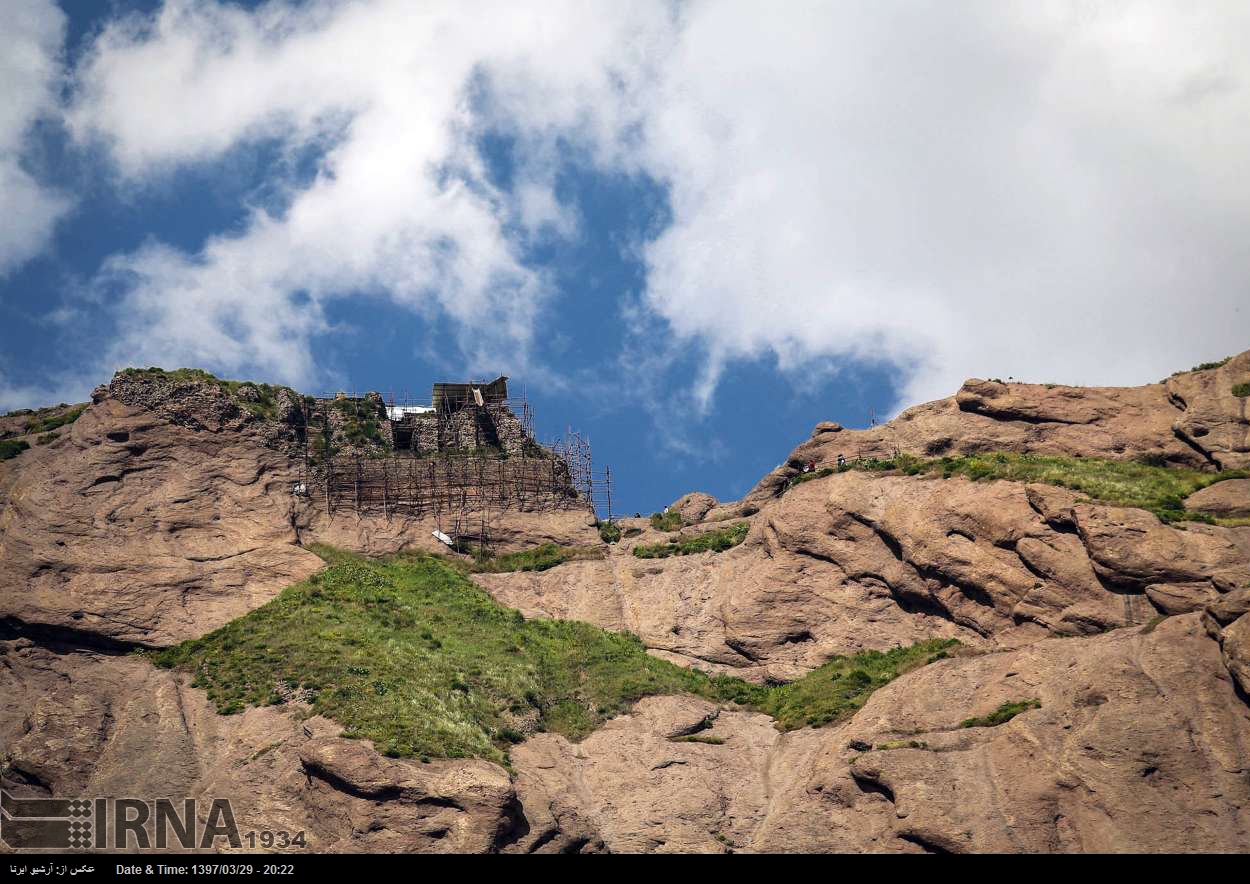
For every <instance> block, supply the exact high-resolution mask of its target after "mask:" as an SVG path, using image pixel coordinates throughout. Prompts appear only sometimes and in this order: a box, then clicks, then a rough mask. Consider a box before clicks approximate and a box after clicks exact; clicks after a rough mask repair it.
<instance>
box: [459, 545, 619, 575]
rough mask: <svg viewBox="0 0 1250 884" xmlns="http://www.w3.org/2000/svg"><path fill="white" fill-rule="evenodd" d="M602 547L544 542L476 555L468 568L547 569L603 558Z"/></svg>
mask: <svg viewBox="0 0 1250 884" xmlns="http://www.w3.org/2000/svg"><path fill="white" fill-rule="evenodd" d="M602 558H603V550H602V549H592V548H585V547H576V546H560V545H558V544H555V543H544V544H542V545H541V546H536V547H533V548H531V549H524V550H519V551H517V552H510V553H501V554H500V555H497V556H480V555H479V556H476V557H475V558H474V560H473V562H472V563H470V564H469V565H468V566H467V568H466V570H467V571H468V572H469V573H473V574H505V573H508V572H511V571H546V570H547V569H548V568H554V567H555V566H556V565H561V564H563V563H565V562H572V561H578V560H585V559H602Z"/></svg>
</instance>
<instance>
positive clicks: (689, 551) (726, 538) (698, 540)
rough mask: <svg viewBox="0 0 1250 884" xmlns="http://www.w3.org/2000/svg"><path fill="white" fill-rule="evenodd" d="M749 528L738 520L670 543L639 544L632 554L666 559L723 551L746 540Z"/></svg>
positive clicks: (641, 557)
mask: <svg viewBox="0 0 1250 884" xmlns="http://www.w3.org/2000/svg"><path fill="white" fill-rule="evenodd" d="M749 529H750V526H749V525H748V524H747V523H746V522H738V523H737V524H734V525H730V526H729V527H728V528H718V529H716V530H715V531H708V532H706V533H703V534H695V535H693V536H692V537H682V538H679V539H678V540H676V541H674V542H672V543H652V544H644V545H639V546H636V547H634V555H635V556H637V557H638V558H640V559H667V558H668V557H669V556H690V555H694V554H695V553H701V552H724V551H725V550H727V549H732V548H733V547H735V546H737V545H738V544H740V543H742V541H744V540H746V537H747V531H748V530H749Z"/></svg>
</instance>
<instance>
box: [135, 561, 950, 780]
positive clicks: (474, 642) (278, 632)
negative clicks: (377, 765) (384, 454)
mask: <svg viewBox="0 0 1250 884" xmlns="http://www.w3.org/2000/svg"><path fill="white" fill-rule="evenodd" d="M316 551H317V552H318V554H320V555H321V556H322V557H323V558H325V559H326V561H327V562H328V563H329V567H328V568H326V569H325V570H324V571H322V572H320V573H318V574H316V575H314V576H313V577H310V578H309V579H308V580H305V581H303V582H301V583H298V584H296V585H294V586H291V587H289V588H287V589H286V590H284V591H283V592H282V593H281V594H280V595H279V596H278V597H277V598H275V599H274V600H273V601H271V602H269V603H268V604H266V605H264V606H262V607H260V608H258V609H256V610H255V611H252V612H250V613H248V614H246V615H245V616H243V617H240V618H239V619H237V620H235V621H233V622H231V623H229V624H227V625H226V626H224V627H222V628H221V629H218V630H216V631H215V632H212V633H210V634H209V635H206V636H204V637H203V638H200V639H195V640H193V641H188V642H184V643H182V644H180V645H177V646H175V647H173V648H169V649H167V650H164V651H159V652H152V654H151V656H152V658H153V659H154V660H155V662H157V663H158V664H159V665H161V666H165V667H175V668H178V669H182V670H185V671H189V672H192V673H193V674H194V682H193V684H194V685H195V686H197V687H202V688H205V689H206V690H207V692H208V696H209V699H210V700H212V701H213V702H214V703H215V704H216V707H217V710H218V711H219V712H221V713H223V714H230V713H234V712H239V711H241V710H242V709H243V708H244V707H246V706H248V705H254V706H255V705H265V704H277V703H281V702H284V701H285V700H305V701H307V702H309V703H310V704H311V705H312V708H313V710H314V711H315V712H318V713H321V714H324V715H326V716H328V717H330V718H333V719H335V720H336V721H338V722H340V723H341V724H343V725H344V726H345V727H346V729H347V730H346V734H347V735H348V736H350V737H354V738H363V739H369V740H373V741H374V742H375V744H376V745H377V747H378V749H379V750H380V751H382V752H384V753H387V754H389V755H392V756H416V757H433V756H441V757H466V756H480V757H483V758H488V759H492V760H496V761H502V760H504V759H505V755H506V751H507V747H508V746H509V745H510V744H512V743H515V742H517V741H519V740H520V739H522V738H523V735H524V734H525V733H526V732H532V731H534V730H547V731H553V732H556V733H560V734H564V735H565V736H567V737H569V738H571V739H578V738H580V737H582V736H584V735H586V734H587V733H589V732H590V731H592V730H593V729H594V728H596V727H597V726H599V725H600V724H601V723H602V722H603V721H605V720H606V719H608V718H610V717H612V716H613V715H616V714H619V713H620V712H622V711H624V710H625V709H626V708H627V707H628V705H629V704H630V703H632V702H634V701H636V700H639V699H641V698H642V697H646V696H651V695H656V694H672V693H689V694H694V695H697V696H700V697H704V698H707V699H710V700H713V701H716V702H734V703H740V704H743V705H746V706H749V707H751V708H755V709H759V710H761V711H764V712H767V713H769V714H770V715H773V716H774V717H775V718H777V719H778V725H779V727H783V728H791V727H800V726H803V725H807V724H814V725H819V724H824V723H827V722H831V721H834V720H836V719H838V718H840V717H842V716H845V715H847V714H850V713H851V712H853V711H854V710H855V709H858V708H859V707H860V706H862V705H863V703H864V701H865V700H866V699H867V697H868V696H869V695H870V694H871V693H872V691H873V690H875V689H876V688H878V687H880V686H881V685H883V684H885V683H887V682H888V681H889V680H890V679H892V678H894V677H896V676H897V675H899V674H901V673H902V672H904V671H906V670H907V669H908V668H911V667H912V666H915V665H920V664H923V663H924V662H927V661H928V660H930V659H932V658H933V657H934V655H935V654H939V653H940V652H941V651H942V650H943V649H944V648H946V647H949V646H950V645H952V644H955V642H953V641H936V642H923V643H921V644H919V645H915V646H913V647H911V648H898V649H895V650H892V651H888V652H884V653H878V652H869V653H866V654H857V655H855V656H854V657H839V658H835V659H834V660H831V661H830V662H829V663H827V664H825V665H824V666H822V667H821V668H820V669H817V670H816V671H815V672H813V673H811V674H810V675H808V676H806V677H805V678H803V679H800V680H799V681H797V682H794V683H792V684H789V685H782V686H776V687H764V686H760V685H753V684H749V683H747V682H745V681H742V680H740V679H736V678H730V677H725V676H709V675H707V674H705V673H702V672H699V671H697V670H693V669H684V668H682V667H679V666H675V665H673V664H671V663H668V662H666V661H663V660H660V659H658V658H656V657H652V656H650V655H649V654H647V652H646V649H645V648H644V647H643V645H642V643H641V642H640V641H639V640H638V639H637V638H636V637H635V636H632V635H629V634H621V633H614V632H608V631H606V630H603V629H599V628H597V627H593V626H590V625H588V624H585V623H579V622H576V621H558V620H545V619H532V620H527V619H526V618H524V617H523V616H522V615H521V614H520V613H519V612H518V611H514V610H511V609H509V608H505V607H503V606H502V605H499V604H498V603H496V602H495V601H494V600H492V599H491V598H490V596H489V595H487V594H486V593H485V592H483V591H482V590H481V589H480V588H479V587H477V586H476V585H474V584H473V583H472V582H471V581H469V580H468V579H467V577H466V576H465V575H464V574H463V573H461V571H460V570H458V569H457V568H455V567H452V566H451V565H450V564H449V563H447V562H445V561H442V560H441V559H438V558H435V557H432V556H425V555H399V556H394V557H391V558H387V559H381V560H368V559H364V558H362V557H359V556H355V555H351V554H348V553H344V552H340V551H337V550H334V549H331V548H328V547H317V548H316Z"/></svg>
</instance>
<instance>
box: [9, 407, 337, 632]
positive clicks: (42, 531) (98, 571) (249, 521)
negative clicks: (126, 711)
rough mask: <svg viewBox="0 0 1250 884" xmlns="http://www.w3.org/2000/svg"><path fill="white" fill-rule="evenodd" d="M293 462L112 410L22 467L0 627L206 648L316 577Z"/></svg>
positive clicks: (15, 487)
mask: <svg viewBox="0 0 1250 884" xmlns="http://www.w3.org/2000/svg"><path fill="white" fill-rule="evenodd" d="M293 481H294V474H293V473H292V471H291V470H290V469H289V467H288V463H287V459H286V457H285V455H282V454H279V453H278V452H276V451H271V450H269V449H267V448H265V447H263V446H262V445H260V444H258V443H257V442H256V441H255V440H254V439H253V438H252V437H249V436H247V435H245V434H239V433H237V432H210V431H207V430H198V431H197V430H192V429H189V428H187V427H184V426H179V425H174V424H170V423H169V422H167V421H166V420H163V419H160V418H159V417H157V416H156V415H154V414H153V413H152V412H150V411H146V410H143V409H140V408H135V407H131V406H127V405H123V404H121V403H120V402H117V401H115V400H113V399H106V400H104V401H102V402H100V403H99V404H96V405H92V406H91V407H89V408H88V409H87V411H86V412H85V413H84V414H83V415H82V417H80V418H79V419H78V420H77V421H76V422H75V423H74V424H73V425H72V426H71V427H70V432H69V433H68V434H65V435H64V436H63V437H62V439H61V440H59V441H58V442H56V443H54V444H52V445H50V446H47V447H40V448H38V449H34V450H32V451H31V452H29V453H28V456H23V458H22V463H21V465H20V468H19V470H18V471H17V473H16V475H14V477H13V478H12V483H13V484H12V485H11V486H10V493H9V498H8V502H7V506H5V508H4V511H3V513H0V617H11V618H15V619H17V620H21V621H23V622H26V623H29V624H37V625H41V626H46V627H55V628H59V629H68V630H74V631H76V632H80V633H88V634H91V635H95V636H99V637H100V638H102V639H104V640H110V641H117V642H131V643H141V644H145V645H166V644H171V643H174V642H178V641H181V640H183V639H187V638H193V637H196V636H199V635H203V634H204V633H206V632H209V631H211V630H212V629H215V628H216V627H218V626H221V625H222V624H224V623H226V622H228V621H230V620H232V619H233V618H235V617H238V616H239V615H241V614H243V613H245V612H247V611H249V610H251V609H252V608H255V607H257V606H258V605H260V604H263V603H264V602H266V601H268V600H269V599H270V598H272V597H273V596H274V595H276V594H277V593H278V592H279V591H280V590H281V589H282V588H283V587H285V586H288V585H290V584H291V583H293V582H295V581H297V580H299V579H301V578H303V577H305V576H307V575H309V574H311V573H313V572H314V571H316V570H317V569H318V568H319V567H321V561H320V559H318V558H317V557H316V556H314V555H313V554H312V553H310V552H308V551H307V550H304V549H301V548H300V547H298V546H296V545H295V543H294V541H295V539H296V536H295V532H294V531H293V530H292V525H291V501H292V497H291V484H292V483H293Z"/></svg>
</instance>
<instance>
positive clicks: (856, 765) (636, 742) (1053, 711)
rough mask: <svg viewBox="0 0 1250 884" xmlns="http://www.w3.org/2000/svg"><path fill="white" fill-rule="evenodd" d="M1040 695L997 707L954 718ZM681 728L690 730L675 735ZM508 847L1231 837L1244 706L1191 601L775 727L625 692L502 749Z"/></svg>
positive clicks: (1249, 807)
mask: <svg viewBox="0 0 1250 884" xmlns="http://www.w3.org/2000/svg"><path fill="white" fill-rule="evenodd" d="M1022 699H1036V700H1039V701H1040V706H1041V708H1040V709H1035V710H1031V711H1028V712H1025V713H1024V714H1022V715H1019V716H1017V717H1016V718H1014V719H1012V720H1011V721H1009V722H1008V723H1006V724H1004V725H1001V726H998V727H972V728H965V727H961V726H960V722H961V721H962V720H963V719H965V718H968V717H971V716H973V715H983V714H985V713H987V712H990V711H992V710H993V709H995V708H997V707H998V706H999V705H1000V704H1002V703H1004V702H1010V701H1018V700H1022ZM690 732H693V733H694V734H695V735H696V736H699V737H701V738H703V739H704V740H706V741H707V742H692V741H674V739H673V738H674V736H676V735H678V734H685V733H690ZM513 757H514V763H515V765H516V767H517V770H518V775H517V781H516V788H517V794H518V797H519V799H520V801H521V805H522V807H523V808H524V810H525V814H526V818H527V820H528V822H529V825H530V830H529V833H528V834H527V835H526V837H525V838H523V839H521V840H519V841H518V842H517V844H516V845H515V849H522V850H533V851H539V852H542V851H552V852H555V851H570V850H585V849H601V848H600V845H602V848H603V849H607V850H612V851H660V852H663V851H683V852H685V851H700V852H730V851H769V852H777V851H881V852H908V853H920V852H930V853H962V852H974V851H977V852H989V851H993V852H1025V853H1036V852H1107V851H1145V852H1153V851H1193V850H1233V851H1239V850H1245V849H1246V844H1247V843H1248V842H1247V838H1248V837H1250V781H1248V780H1247V778H1246V771H1247V770H1248V769H1250V710H1248V709H1247V707H1246V706H1245V704H1243V703H1242V702H1240V701H1239V700H1238V698H1237V697H1236V696H1235V693H1234V689H1233V687H1232V685H1231V684H1230V681H1229V679H1228V676H1227V673H1226V672H1225V671H1224V669H1223V667H1222V666H1221V665H1220V661H1219V656H1218V650H1217V648H1216V646H1215V645H1214V643H1212V642H1211V641H1210V640H1209V639H1208V638H1207V637H1206V635H1205V634H1204V632H1203V630H1202V627H1201V625H1200V624H1199V622H1198V618H1197V615H1190V616H1187V617H1178V618H1172V619H1169V620H1166V621H1164V622H1163V623H1161V624H1159V625H1158V626H1157V627H1156V628H1154V629H1152V630H1147V629H1145V628H1136V629H1132V630H1121V631H1117V632H1115V633H1112V634H1109V635H1106V636H1098V637H1095V638H1081V639H1067V640H1061V641H1048V642H1039V643H1036V644H1033V645H1030V646H1029V647H1027V648H1022V649H1019V650H1014V651H1007V652H999V653H992V654H985V655H981V656H972V657H968V656H963V657H956V658H953V659H949V660H944V661H941V662H939V663H936V664H932V665H930V666H927V667H925V668H923V669H920V670H918V671H916V672H914V673H911V674H909V675H907V676H904V677H903V678H900V679H899V680H897V681H895V682H894V683H892V684H890V685H888V686H887V687H885V688H883V689H881V690H880V691H878V692H877V693H875V694H874V695H873V697H872V698H871V699H870V700H869V702H868V704H867V705H866V706H865V707H864V709H863V710H861V711H860V712H859V713H858V714H857V715H856V716H855V718H853V719H852V720H851V721H849V722H847V723H844V724H842V725H839V726H837V727H832V728H822V729H805V730H800V731H793V732H790V733H785V734H779V733H778V732H777V731H776V730H775V729H774V728H772V727H771V726H770V722H769V720H768V719H767V718H766V717H764V716H761V715H755V714H750V713H745V712H736V711H718V710H717V709H716V708H715V707H713V706H711V704H708V703H705V702H703V701H698V700H693V699H689V698H670V697H665V698H653V699H649V700H644V701H643V702H641V703H640V704H639V705H638V708H637V709H636V711H635V712H634V713H633V714H632V715H629V716H624V717H621V718H618V719H616V720H614V721H612V722H610V723H609V724H608V725H607V726H606V727H605V728H603V729H602V730H600V731H597V732H596V733H594V734H592V735H591V736H590V737H588V738H587V739H585V740H584V741H582V742H581V743H580V744H577V745H572V744H570V743H568V742H567V741H566V740H564V739H563V738H562V737H558V736H554V735H539V736H537V737H535V738H533V739H531V740H529V741H527V742H526V743H524V744H522V745H521V746H519V747H518V748H517V750H516V751H515V752H514V756H513Z"/></svg>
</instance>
